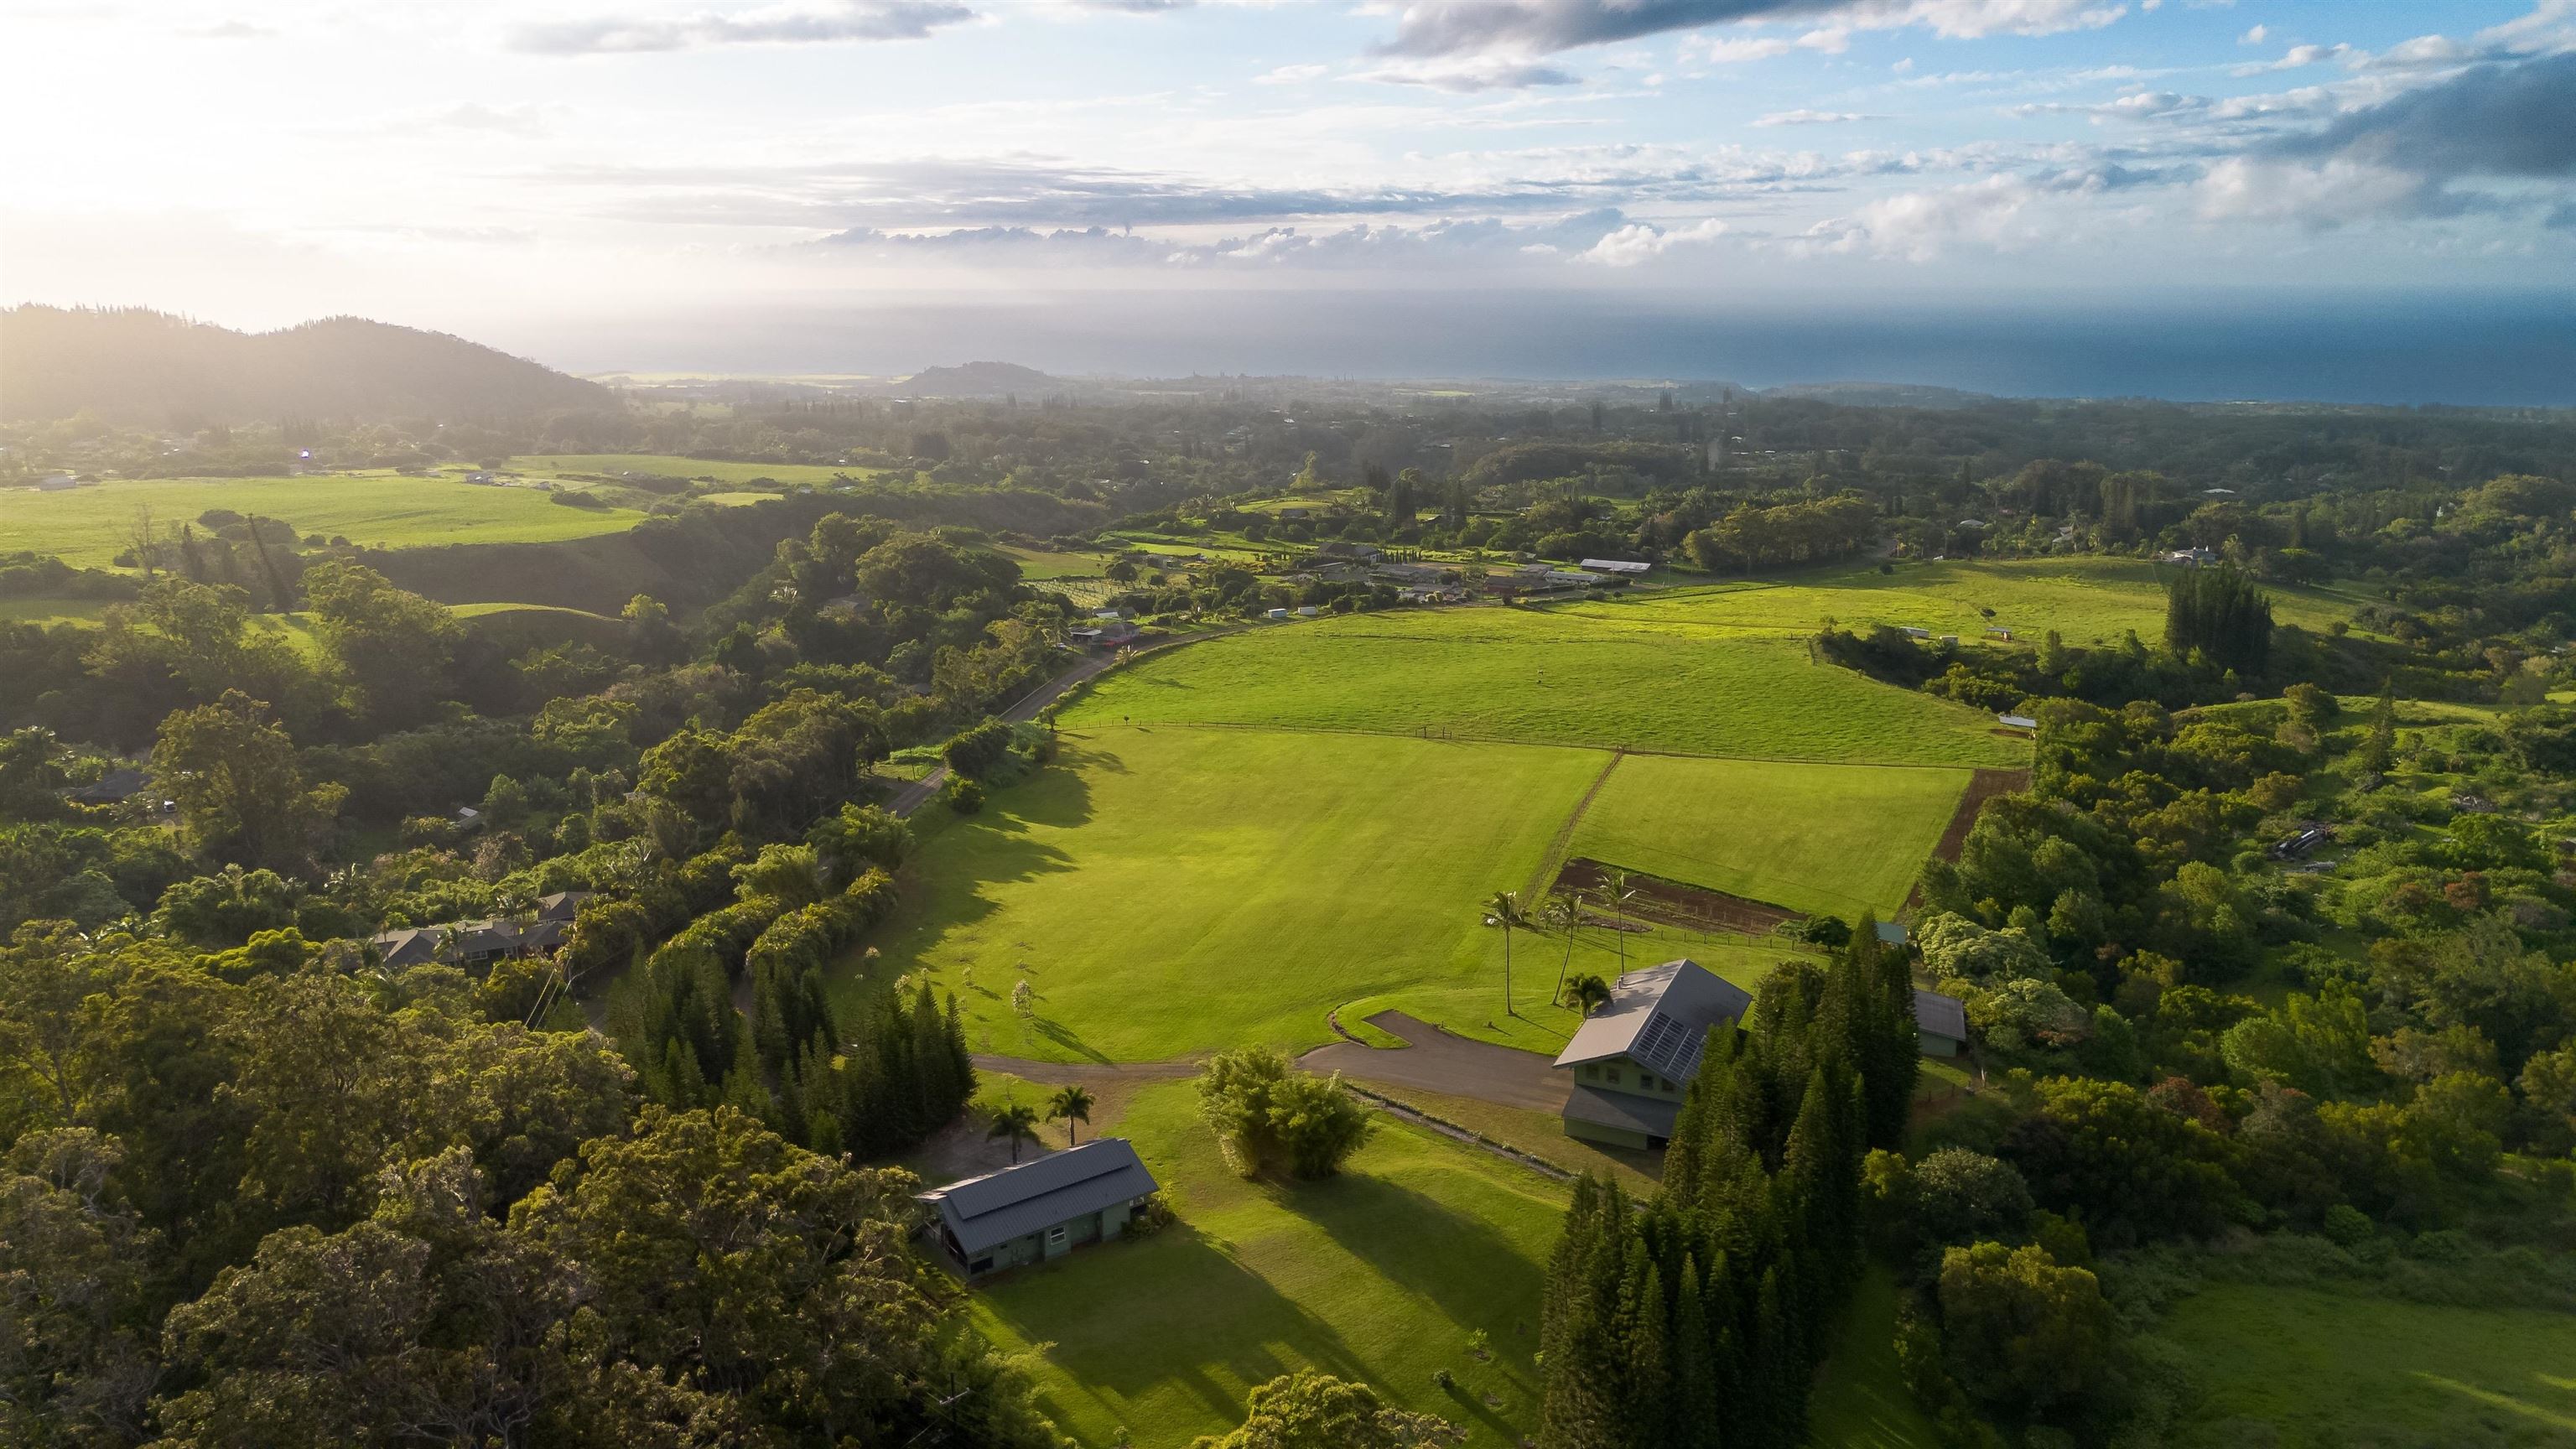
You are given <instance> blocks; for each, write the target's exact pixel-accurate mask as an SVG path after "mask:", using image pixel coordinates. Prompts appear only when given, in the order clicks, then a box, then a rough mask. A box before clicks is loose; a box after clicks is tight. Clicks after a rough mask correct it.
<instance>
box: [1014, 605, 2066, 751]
mask: <svg viewBox="0 0 2576 1449" xmlns="http://www.w3.org/2000/svg"><path fill="white" fill-rule="evenodd" d="M1593 607H1596V608H1602V609H1621V608H1628V607H1634V606H1624V605H1597V606H1593ZM1064 719H1065V720H1066V722H1067V723H1068V724H1075V723H1079V724H1082V725H1086V726H1088V725H1095V724H1114V723H1120V722H1127V721H1133V722H1136V723H1141V724H1156V725H1162V724H1184V723H1187V724H1233V725H1270V726H1289V727H1301V728H1312V729H1338V730H1363V731H1371V732H1377V733H1385V734H1408V735H1411V734H1425V733H1427V734H1430V735H1432V736H1435V737H1437V736H1440V735H1443V734H1450V735H1455V736H1458V737H1466V738H1487V739H1503V740H1512V741H1521V742H1529V743H1545V744H1584V745H1603V746H1609V745H1629V746H1633V747H1636V748H1640V749H1665V750H1679V751H1684V752H1689V753H1695V754H1710V755H1736V756H1747V757H1760V758H1780V759H1802V760H1821V761H1866V762H1873V763H1883V764H1920V765H2003V766H2009V765H2018V764H2022V763H2025V762H2027V760H2028V758H2029V749H2028V746H2027V744H2026V743H2024V742H2021V741H2018V740H2012V739H2005V738H2001V737H1999V736H1998V735H1997V734H1996V733H1995V732H1994V731H1995V725H1994V720H1993V719H1992V718H1991V717H1990V716H1988V715H1985V714H1982V713H1980V712H1978V711H1976V710H1972V709H1968V708H1966V707H1964V706H1961V705H1956V704H1952V703H1950V702H1948V701H1946V700H1940V699H1936V698H1933V697H1932V696H1930V695H1926V694H1918V693H1914V692H1911V691H1907V690H1900V689H1895V688H1892V687H1890V686H1888V685H1884V684H1879V683H1877V682H1875V681H1872V680H1869V679H1866V678H1863V677H1862V676H1860V675H1858V674H1856V673H1853V672H1852V671H1850V670H1848V669H1842V668H1839V667H1836V666H1833V665H1830V664H1823V663H1819V662H1817V661H1815V660H1814V659H1812V658H1811V657H1810V655H1809V651H1808V646H1807V643H1806V641H1804V640H1803V639H1794V638H1782V637H1771V638H1760V637H1724V636H1722V635H1719V634H1717V633H1714V632H1712V631H1708V630H1704V629H1697V628H1688V627H1683V626H1679V625H1676V624H1673V623H1670V622H1656V621H1643V622H1639V623H1633V624H1632V623H1630V622H1628V621H1627V620H1625V619H1624V618H1618V617H1586V616H1577V615H1571V614H1566V613H1559V612H1552V611H1547V610H1536V609H1455V610H1408V611H1402V612H1392V613H1383V614H1356V615H1343V616H1334V617H1328V618H1324V619H1318V620H1314V621H1311V622H1306V623H1300V624H1297V625H1294V626H1292V627H1289V628H1284V629H1272V630H1257V631H1253V632H1251V633H1246V634H1241V635H1237V636H1234V637H1232V638H1227V639H1216V640H1210V641H1208V642H1207V643H1204V644H1199V645H1194V646H1192V647H1191V648H1189V649H1185V650H1179V651H1175V652H1172V653H1168V654H1164V655H1160V656H1156V657H1153V658H1149V659H1146V660H1144V661H1142V662H1140V663H1139V664H1138V665H1137V666H1136V667H1135V668H1133V669H1128V670H1122V671H1119V672H1118V673H1116V674H1113V675H1110V676H1107V677H1105V678H1103V679H1102V680H1101V682H1100V683H1099V684H1097V685H1095V686H1094V687H1093V688H1092V689H1091V690H1090V692H1088V693H1087V694H1086V695H1085V696H1083V697H1082V698H1080V699H1079V700H1077V701H1075V702H1073V703H1071V704H1069V705H1068V706H1067V707H1066V708H1065V710H1064Z"/></svg>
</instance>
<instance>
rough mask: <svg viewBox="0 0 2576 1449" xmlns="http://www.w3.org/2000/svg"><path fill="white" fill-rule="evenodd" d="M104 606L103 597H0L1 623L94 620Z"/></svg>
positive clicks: (104, 614) (102, 613)
mask: <svg viewBox="0 0 2576 1449" xmlns="http://www.w3.org/2000/svg"><path fill="white" fill-rule="evenodd" d="M107 610H108V601H107V600H104V599H55V598H42V597H39V598H23V599H0V624H49V625H50V624H96V623H98V622H99V621H100V620H102V619H105V618H106V617H107Z"/></svg>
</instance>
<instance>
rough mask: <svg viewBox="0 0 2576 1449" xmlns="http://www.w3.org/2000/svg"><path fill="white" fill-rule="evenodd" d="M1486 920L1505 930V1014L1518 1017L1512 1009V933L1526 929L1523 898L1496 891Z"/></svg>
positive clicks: (1527, 922)
mask: <svg viewBox="0 0 2576 1449" xmlns="http://www.w3.org/2000/svg"><path fill="white" fill-rule="evenodd" d="M1485 920H1486V922H1487V923H1488V924H1490V925H1496V926H1500V927H1502V928H1503V1014H1504V1015H1505V1016H1517V1015H1519V1013H1518V1012H1516V1011H1514V1010H1513V1009H1512V932H1514V931H1517V930H1521V929H1524V928H1526V927H1527V926H1528V925H1529V923H1530V922H1529V917H1528V916H1525V915H1523V914H1522V913H1521V898H1520V895H1519V893H1518V892H1515V891H1496V892H1494V894H1493V895H1492V896H1491V897H1489V898H1488V899H1487V900H1486V902H1485Z"/></svg>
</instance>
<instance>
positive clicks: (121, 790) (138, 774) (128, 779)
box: [63, 765, 145, 805]
mask: <svg viewBox="0 0 2576 1449" xmlns="http://www.w3.org/2000/svg"><path fill="white" fill-rule="evenodd" d="M144 784H145V780H144V777H143V772H142V771H141V770H137V769H134V768H133V767H131V766H125V765H120V766H118V767H117V768H115V769H113V770H110V771H108V772H107V773H106V774H104V775H101V776H99V777H98V778H97V779H95V780H92V781H91V782H90V783H88V784H86V785H83V786H80V787H79V788H77V789H74V790H69V791H66V792H65V793H64V795H63V798H64V799H66V800H69V801H71V802H72V803H73V804H75V805H122V804H124V803H125V802H126V801H128V800H131V799H133V798H134V797H135V796H137V795H140V794H142V793H143V786H144Z"/></svg>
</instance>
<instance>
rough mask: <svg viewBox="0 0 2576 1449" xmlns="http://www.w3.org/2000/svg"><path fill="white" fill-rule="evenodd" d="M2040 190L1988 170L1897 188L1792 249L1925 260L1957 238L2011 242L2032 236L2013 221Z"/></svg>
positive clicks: (1814, 230) (2005, 244)
mask: <svg viewBox="0 0 2576 1449" xmlns="http://www.w3.org/2000/svg"><path fill="white" fill-rule="evenodd" d="M2039 195H2040V191H2039V189H2038V188H2036V187H2034V186H2032V185H2031V184H2030V183H2029V182H2027V181H2025V180H2023V179H2022V178H2020V177H2018V176H1989V177H1986V178H1985V179H1983V180H1981V181H1972V182H1969V183H1967V184H1966V185H1963V186H1951V187H1945V188H1942V189H1939V190H1933V191H1901V192H1898V193H1896V194H1895V195H1893V196H1884V197H1880V198H1879V199H1878V200H1876V201H1872V202H1870V203H1869V204H1867V205H1866V206H1863V207H1862V208H1861V209H1860V210H1858V211H1856V212H1854V213H1852V214H1851V215H1850V216H1848V217H1838V218H1836V219H1834V220H1832V221H1826V222H1819V223H1817V224H1816V225H1815V226H1814V227H1813V228H1811V229H1810V230H1809V231H1808V233H1807V234H1806V236H1805V237H1803V238H1801V239H1800V240H1799V242H1798V243H1797V244H1796V246H1795V249H1797V250H1804V251H1825V252H1864V251H1865V252H1871V253H1875V254H1877V255H1879V256H1891V257H1903V258H1905V259H1906V260H1908V261H1915V262H1926V261H1930V260H1932V259H1933V258H1934V257H1937V256H1939V255H1940V254H1941V253H1942V252H1943V251H1944V250H1945V249H1947V248H1948V247H1949V246H1950V245H1952V244H1953V243H1956V242H1961V241H1971V242H1976V243H1979V244H1982V245H1985V246H1989V247H2009V246H2013V245H2017V244H2019V243H2020V242H2022V241H2025V240H2028V239H2030V238H2029V237H2028V235H2027V233H2026V230H2025V229H2024V228H2022V227H2020V226H2019V225H2017V222H2018V219H2019V217H2020V215H2021V213H2022V211H2023V209H2024V208H2025V207H2027V206H2029V205H2030V204H2031V202H2033V201H2034V200H2036V199H2037V198H2038V197H2039Z"/></svg>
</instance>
